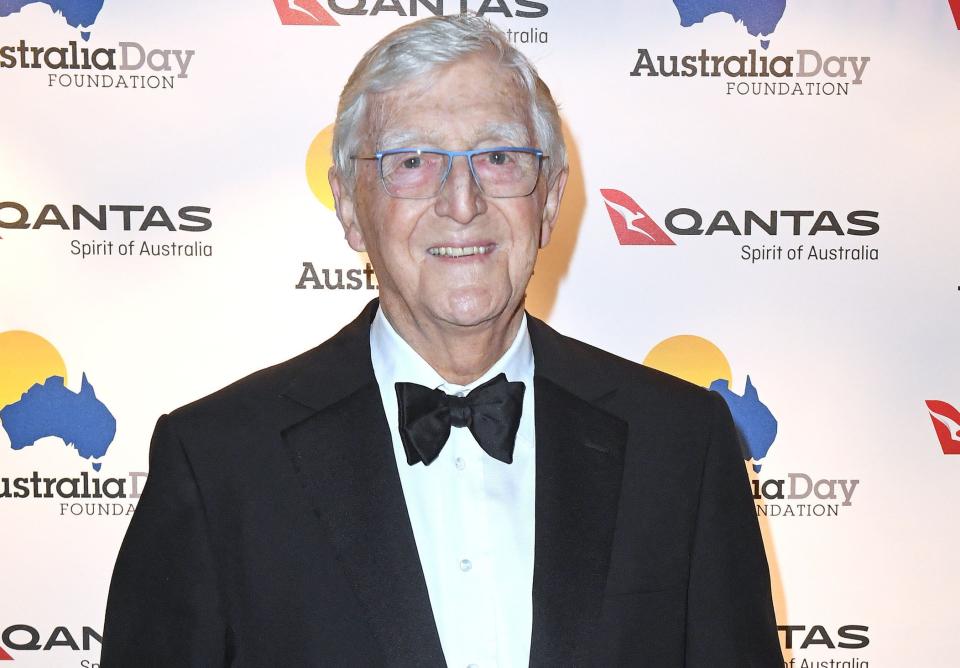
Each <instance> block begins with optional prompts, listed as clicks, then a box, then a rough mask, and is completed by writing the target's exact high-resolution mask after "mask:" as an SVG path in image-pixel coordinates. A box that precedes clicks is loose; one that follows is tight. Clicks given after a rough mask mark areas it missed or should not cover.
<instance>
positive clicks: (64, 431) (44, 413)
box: [0, 374, 117, 471]
mask: <svg viewBox="0 0 960 668" xmlns="http://www.w3.org/2000/svg"><path fill="white" fill-rule="evenodd" d="M0 423H2V424H3V429H4V431H6V432H7V436H9V437H10V447H11V448H13V449H14V450H22V449H23V448H25V447H28V446H31V445H33V444H34V443H36V442H37V441H38V440H39V439H41V438H45V437H47V436H55V437H57V438H60V439H62V440H63V442H64V444H65V445H67V446H72V447H75V448H76V450H77V454H78V455H79V456H80V457H83V458H84V459H94V460H97V459H100V458H101V457H103V456H104V455H105V454H106V453H107V448H109V447H110V443H111V442H113V437H114V436H115V435H116V433H117V420H116V418H114V417H113V414H112V413H111V412H110V410H109V409H108V408H107V407H106V406H105V405H104V404H103V402H101V401H100V400H99V399H97V395H96V393H94V390H93V385H91V384H90V382H89V381H88V380H87V375H86V374H83V380H82V381H81V385H80V392H72V391H71V390H70V389H69V388H67V387H65V386H64V384H63V378H62V377H60V376H51V377H50V378H47V379H46V380H45V381H44V382H43V384H42V385H41V384H40V383H36V384H34V385H33V386H32V387H31V388H30V389H29V390H27V391H26V392H24V393H23V396H22V397H20V400H19V401H15V402H14V403H12V404H10V405H8V406H5V407H3V408H2V409H0ZM93 468H94V470H96V471H99V470H100V464H99V463H98V462H94V463H93Z"/></svg>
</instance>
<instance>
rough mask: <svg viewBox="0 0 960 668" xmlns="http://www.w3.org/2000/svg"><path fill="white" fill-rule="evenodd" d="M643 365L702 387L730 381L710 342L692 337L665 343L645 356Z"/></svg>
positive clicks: (720, 356) (725, 365) (725, 364)
mask: <svg viewBox="0 0 960 668" xmlns="http://www.w3.org/2000/svg"><path fill="white" fill-rule="evenodd" d="M643 363H644V364H646V365H647V366H649V367H653V368H654V369H658V370H660V371H664V372H666V373H669V374H670V375H672V376H677V377H678V378H683V379H684V380H686V381H689V382H691V383H695V384H697V385H701V386H703V387H709V386H710V383H712V382H713V381H715V380H717V379H718V378H722V379H724V380H726V381H727V383H728V384H729V383H730V381H731V372H730V363H729V362H727V358H726V356H725V355H724V354H723V353H722V352H721V351H720V349H719V348H717V347H716V346H715V345H714V344H713V343H711V342H710V341H708V340H706V339H704V338H702V337H699V336H694V335H692V334H681V335H679V336H671V337H670V338H669V339H664V340H663V341H661V342H660V343H658V344H657V345H655V346H654V347H653V349H652V350H651V351H650V352H649V353H647V357H646V359H644V360H643Z"/></svg>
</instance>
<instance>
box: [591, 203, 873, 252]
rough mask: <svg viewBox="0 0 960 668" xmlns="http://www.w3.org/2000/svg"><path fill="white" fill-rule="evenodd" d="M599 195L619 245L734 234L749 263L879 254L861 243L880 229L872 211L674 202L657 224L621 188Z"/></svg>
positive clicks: (731, 236) (671, 242) (701, 239)
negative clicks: (705, 207) (708, 207)
mask: <svg viewBox="0 0 960 668" xmlns="http://www.w3.org/2000/svg"><path fill="white" fill-rule="evenodd" d="M600 196H601V197H602V198H603V201H604V204H605V205H606V209H607V214H608V215H609V216H610V222H611V223H612V225H613V230H614V232H615V234H616V237H617V241H618V243H619V244H620V245H621V246H677V245H679V244H678V241H677V240H679V239H684V243H687V242H690V243H706V239H705V238H706V237H710V238H717V239H720V238H727V239H736V240H737V243H736V244H734V245H733V249H734V250H735V253H736V255H737V257H738V259H739V260H740V261H741V262H748V263H750V264H765V263H771V262H772V263H778V262H787V263H797V262H813V263H835V262H847V263H849V262H854V263H863V262H867V263H869V262H875V261H877V260H879V259H880V250H879V249H878V248H876V247H875V246H873V245H871V244H870V243H866V241H867V239H868V238H872V237H873V236H875V235H876V234H877V233H878V232H879V231H880V222H879V216H880V214H879V212H878V211H869V210H866V209H857V210H830V209H780V210H770V211H760V210H745V211H740V210H734V209H732V208H730V209H726V208H725V209H718V210H716V211H698V210H696V209H691V208H688V207H678V208H675V209H671V210H669V211H668V212H667V213H666V215H665V216H664V217H663V225H662V226H661V225H660V224H659V223H658V222H657V220H656V219H655V218H654V217H653V216H652V215H651V214H648V213H647V212H646V211H645V210H644V209H643V208H642V207H641V206H640V205H639V204H638V203H637V202H636V201H635V200H634V199H633V198H632V197H631V196H630V195H628V194H627V193H625V192H623V191H621V190H615V189H613V188H603V189H601V190H600ZM687 237H690V239H686V238H687ZM675 238H676V239H675ZM743 242H747V243H743Z"/></svg>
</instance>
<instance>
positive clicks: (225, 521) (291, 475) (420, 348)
mask: <svg viewBox="0 0 960 668" xmlns="http://www.w3.org/2000/svg"><path fill="white" fill-rule="evenodd" d="M334 162H335V165H334V168H333V169H332V170H331V175H330V182H331V185H332V188H333V192H334V195H335V198H336V204H337V215H338V217H339V218H340V220H341V222H342V224H343V228H344V231H345V234H346V239H347V241H348V243H349V244H350V246H351V247H352V248H354V249H356V250H358V251H366V252H367V253H369V255H370V260H371V262H372V263H373V266H374V268H375V270H376V272H377V277H378V280H379V283H380V299H379V301H378V300H374V301H373V302H371V303H370V304H369V305H368V306H367V307H366V308H365V309H364V311H363V312H362V313H361V314H360V316H359V317H358V318H357V319H356V320H355V321H354V322H352V323H351V324H349V325H347V326H346V327H345V328H344V329H343V330H342V331H340V333H338V334H337V335H336V336H334V337H333V338H332V339H330V340H329V341H326V342H325V343H323V344H321V345H320V346H319V347H317V348H315V349H314V350H311V351H308V352H306V353H304V354H302V355H300V356H299V357H296V358H294V359H292V360H289V361H287V362H284V363H282V364H279V365H277V366H275V367H272V368H269V369H265V370H263V371H261V372H259V373H256V374H253V375H252V376H250V377H248V378H245V379H243V380H241V381H239V382H237V383H234V384H233V385H231V386H229V387H227V388H225V389H223V390H221V391H219V392H217V393H215V394H213V395H211V396H209V397H206V398H204V399H201V400H200V401H197V402H196V403H193V404H191V405H189V406H185V407H183V408H181V409H179V410H177V411H174V412H173V413H171V414H170V415H168V416H164V417H162V418H161V419H160V421H159V423H158V425H157V429H156V433H155V436H154V440H153V443H152V445H151V451H150V478H149V481H148V483H147V486H146V489H145V490H144V494H143V496H142V498H141V500H140V505H139V507H138V509H137V512H136V514H135V516H134V517H133V520H132V522H131V524H130V528H129V531H128V533H127V536H126V538H125V540H124V543H123V547H122V548H121V551H120V555H119V558H118V561H117V566H116V570H115V572H114V577H113V582H112V584H111V590H110V598H109V603H108V610H107V619H106V624H105V630H104V644H103V658H102V665H103V666H104V668H118V667H121V666H129V667H134V668H139V667H142V666H165V667H166V666H228V665H229V666H327V665H331V666H442V665H444V664H445V663H446V664H447V665H450V666H460V667H466V666H524V665H536V666H574V665H576V666H616V665H624V666H640V665H644V666H657V667H669V666H718V667H731V668H739V667H746V666H753V667H762V668H779V667H780V666H782V658H781V656H780V650H779V643H778V640H777V633H776V626H775V621H774V617H773V609H772V604H771V599H770V589H769V576H768V571H767V563H766V560H765V557H764V552H763V545H762V542H761V539H760V533H759V530H758V527H757V521H756V518H755V516H754V513H753V504H752V501H751V497H750V493H749V489H748V484H747V479H746V474H745V470H744V466H743V462H742V460H741V459H740V455H739V449H738V445H737V442H736V435H735V432H734V428H733V425H732V423H731V419H730V415H729V412H728V411H727V409H726V405H725V404H724V402H723V400H722V399H721V398H720V397H719V396H718V395H716V394H713V393H710V392H707V391H706V390H703V389H700V388H696V387H694V386H692V385H688V384H686V383H684V382H682V381H679V380H676V379H673V378H671V377H669V376H665V375H663V374H660V373H658V372H655V371H651V370H649V369H646V368H644V367H642V366H640V365H637V364H634V363H631V362H628V361H626V360H623V359H620V358H617V357H614V356H613V355H610V354H608V353H605V352H603V351H600V350H598V349H596V348H592V347H590V346H588V345H586V344H583V343H580V342H577V341H574V340H572V339H568V338H566V337H563V336H561V335H560V334H558V333H556V332H555V331H553V330H552V329H550V328H549V327H548V326H547V325H545V324H544V323H542V322H540V321H538V320H537V319H535V318H533V317H531V316H530V315H528V314H526V313H525V312H524V310H523V303H524V291H525V289H526V287H527V283H528V281H529V279H530V276H531V274H532V272H533V267H534V263H535V261H536V258H537V252H538V249H539V248H541V247H543V246H544V245H546V244H547V242H548V241H549V240H550V236H551V232H552V231H553V227H554V224H555V223H556V220H557V214H558V208H559V206H560V200H561V196H562V194H563V189H564V184H565V182H566V176H567V169H566V159H565V153H564V145H563V139H562V136H561V132H560V121H559V117H558V115H557V108H556V105H555V104H554V102H553V100H552V98H551V96H550V92H549V90H548V89H547V87H546V85H544V84H543V82H542V81H541V80H540V79H539V77H538V76H537V74H536V72H535V71H534V69H533V68H532V66H531V65H530V63H529V62H528V61H527V60H526V58H524V56H523V55H521V54H520V53H519V52H518V51H517V50H515V49H514V48H512V47H511V46H510V45H509V44H508V43H507V42H506V40H505V39H504V36H503V34H502V33H501V32H500V31H499V30H498V29H496V28H495V27H493V26H492V25H491V24H489V23H488V22H486V21H484V20H483V19H480V18H478V17H476V16H469V15H467V16H459V17H445V18H431V19H426V20H423V21H419V22H416V23H413V24H410V25H408V26H406V27H404V28H401V29H400V30H397V31H395V32H394V33H392V34H390V35H388V36H387V37H385V38H384V39H383V40H381V41H380V42H379V43H378V44H377V45H376V46H374V47H373V48H372V49H371V50H370V51H369V52H368V53H367V54H366V56H364V58H363V60H361V62H360V63H359V65H358V66H357V68H356V70H355V71H354V73H353V75H352V76H351V77H350V80H349V82H348V83H347V85H346V87H345V89H344V91H343V94H342V96H341V101H340V108H339V113H338V117H337V126H336V132H335V139H334Z"/></svg>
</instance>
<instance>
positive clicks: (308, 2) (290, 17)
mask: <svg viewBox="0 0 960 668" xmlns="http://www.w3.org/2000/svg"><path fill="white" fill-rule="evenodd" d="M273 4H275V5H276V6H277V14H279V15H280V23H282V24H283V25H285V26H338V25H340V24H339V23H337V22H336V21H335V20H334V18H333V17H332V16H330V13H329V12H327V10H326V9H324V8H323V7H321V6H320V3H319V2H317V0H273Z"/></svg>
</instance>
